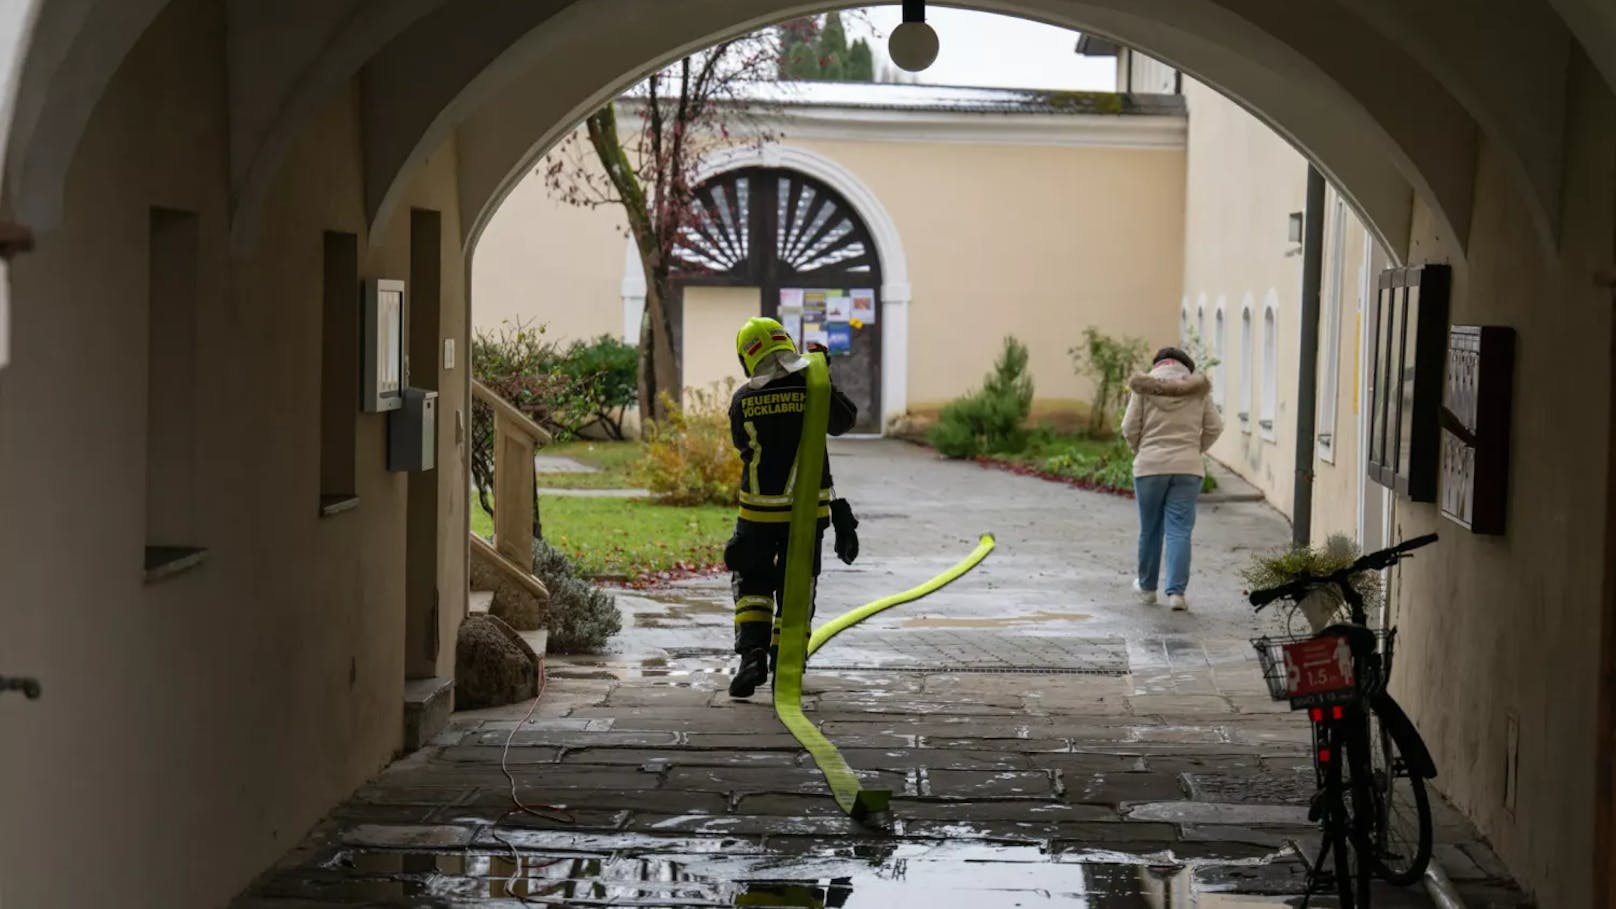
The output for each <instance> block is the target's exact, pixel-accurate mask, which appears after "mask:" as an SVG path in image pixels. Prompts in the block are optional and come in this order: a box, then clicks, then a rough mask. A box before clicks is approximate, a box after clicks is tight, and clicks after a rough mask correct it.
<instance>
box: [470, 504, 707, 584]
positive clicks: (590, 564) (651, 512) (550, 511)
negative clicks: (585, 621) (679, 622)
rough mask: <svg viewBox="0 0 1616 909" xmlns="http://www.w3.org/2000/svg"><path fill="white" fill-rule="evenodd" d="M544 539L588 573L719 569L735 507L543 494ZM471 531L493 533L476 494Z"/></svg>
mask: <svg viewBox="0 0 1616 909" xmlns="http://www.w3.org/2000/svg"><path fill="white" fill-rule="evenodd" d="M539 514H540V515H541V516H542V517H543V520H544V537H545V539H546V540H547V541H549V543H550V545H552V546H554V547H556V548H557V549H560V550H561V551H562V552H565V553H566V554H567V555H569V556H571V557H572V558H573V559H574V560H576V561H577V563H578V568H579V570H580V571H582V572H583V573H584V574H587V575H593V576H596V577H602V578H621V579H624V580H629V581H634V580H638V579H640V578H642V577H644V576H646V575H649V574H655V573H658V572H663V571H669V570H675V569H679V568H686V569H689V568H710V567H715V566H717V565H718V564H719V563H721V562H723V559H724V543H725V541H727V540H728V539H729V536H730V533H731V532H732V531H733V530H734V529H735V509H734V508H733V507H730V506H724V505H702V506H698V507H694V508H680V507H675V506H671V505H658V504H656V503H654V502H649V501H645V500H643V499H617V498H585V497H578V496H546V495H540V496H539ZM471 529H472V532H473V533H476V534H479V535H481V536H485V537H486V536H490V535H491V534H492V533H493V523H492V521H490V520H489V518H488V515H486V514H484V513H483V510H482V507H481V506H479V505H478V504H477V502H476V497H475V496H473V497H472V503H471Z"/></svg>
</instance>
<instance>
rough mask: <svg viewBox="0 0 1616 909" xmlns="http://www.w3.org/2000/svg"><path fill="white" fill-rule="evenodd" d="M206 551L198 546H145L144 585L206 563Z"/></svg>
mask: <svg viewBox="0 0 1616 909" xmlns="http://www.w3.org/2000/svg"><path fill="white" fill-rule="evenodd" d="M207 558H208V551H207V550H206V549H203V548H201V547H198V546H147V547H146V583H148V584H155V583H157V582H158V581H164V580H167V579H169V578H171V577H174V576H175V575H180V574H184V573H185V572H187V571H190V570H191V569H193V568H195V567H196V566H198V565H201V564H202V563H203V562H205V561H207Z"/></svg>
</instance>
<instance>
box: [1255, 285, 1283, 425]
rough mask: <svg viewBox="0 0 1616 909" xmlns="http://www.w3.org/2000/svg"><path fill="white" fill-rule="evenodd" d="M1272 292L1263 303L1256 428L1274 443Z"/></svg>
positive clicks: (1276, 334) (1275, 386)
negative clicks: (1259, 389)
mask: <svg viewBox="0 0 1616 909" xmlns="http://www.w3.org/2000/svg"><path fill="white" fill-rule="evenodd" d="M1277 296H1278V295H1277V294H1275V293H1274V292H1273V291H1272V290H1270V291H1269V292H1268V298H1267V299H1266V300H1264V301H1263V337H1262V409H1261V410H1260V411H1259V412H1258V417H1257V427H1258V428H1259V429H1261V430H1262V436H1263V438H1265V439H1267V440H1269V441H1274V439H1275V434H1274V419H1275V417H1276V415H1277V414H1278V412H1279V317H1278V314H1277V313H1276V312H1275V300H1276V298H1277Z"/></svg>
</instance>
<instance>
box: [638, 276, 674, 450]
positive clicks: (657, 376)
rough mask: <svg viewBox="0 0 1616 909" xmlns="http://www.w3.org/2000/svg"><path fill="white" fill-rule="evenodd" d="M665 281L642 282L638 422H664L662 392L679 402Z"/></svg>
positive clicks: (664, 279) (665, 411) (664, 413)
mask: <svg viewBox="0 0 1616 909" xmlns="http://www.w3.org/2000/svg"><path fill="white" fill-rule="evenodd" d="M667 283H668V281H667V279H666V278H661V279H655V278H653V279H652V280H648V281H646V282H645V312H644V315H643V317H642V318H641V319H640V375H639V390H640V421H641V423H642V424H643V423H644V422H646V421H647V420H662V419H665V418H666V417H667V416H668V414H667V408H666V407H665V406H663V401H662V395H663V393H664V392H665V393H666V394H667V396H668V398H669V399H670V400H671V401H672V402H673V403H674V405H675V406H677V405H678V403H679V391H680V389H679V359H678V355H677V352H676V351H675V350H674V349H673V323H672V321H671V320H670V319H669V318H668V305H667V299H668V296H667V291H666V285H667Z"/></svg>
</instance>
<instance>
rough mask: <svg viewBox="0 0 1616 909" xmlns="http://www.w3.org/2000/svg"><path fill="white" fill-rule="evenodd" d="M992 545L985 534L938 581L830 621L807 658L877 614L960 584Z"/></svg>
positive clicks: (818, 632) (811, 642)
mask: <svg viewBox="0 0 1616 909" xmlns="http://www.w3.org/2000/svg"><path fill="white" fill-rule="evenodd" d="M994 545H995V541H994V539H993V534H991V533H984V534H982V539H981V541H979V542H978V543H977V544H976V549H975V551H973V552H972V553H971V554H970V555H968V556H966V557H965V558H964V559H962V560H960V562H959V564H957V565H955V566H954V567H953V568H950V569H948V570H947V571H945V572H943V573H942V574H940V575H938V576H937V577H935V578H932V579H931V580H929V581H927V582H926V583H924V584H921V585H920V586H919V587H911V588H909V589H908V590H905V591H904V592H903V593H895V594H893V595H892V596H889V597H882V598H881V599H879V600H876V601H875V602H873V603H866V604H865V605H863V606H860V607H859V608H857V609H851V610H848V611H847V612H844V613H842V614H841V615H839V616H837V617H836V618H834V619H831V620H830V621H829V622H826V623H825V624H823V625H821V626H819V627H818V628H815V629H814V633H813V635H812V636H811V637H810V638H809V639H808V656H810V657H812V656H813V655H814V654H815V653H816V652H818V650H819V648H821V647H823V646H825V645H826V644H828V643H830V639H831V638H833V637H836V636H837V635H839V634H841V633H842V632H844V631H846V630H847V629H849V628H852V627H853V626H854V625H857V624H858V623H860V622H862V621H864V620H865V619H867V618H869V617H870V616H872V615H875V614H876V613H878V612H883V611H885V610H888V609H891V608H892V607H894V606H902V605H903V604H904V603H912V602H914V601H915V600H918V599H920V598H921V597H923V596H927V595H930V594H933V593H936V592H937V591H939V590H942V589H943V588H944V587H947V586H948V585H949V584H952V583H954V582H955V581H957V580H959V579H960V578H961V577H962V576H963V575H964V574H965V573H966V572H967V571H970V570H971V569H972V568H975V567H976V566H978V565H980V564H981V563H982V560H983V559H985V558H987V557H988V553H990V552H992V551H993V547H994Z"/></svg>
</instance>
